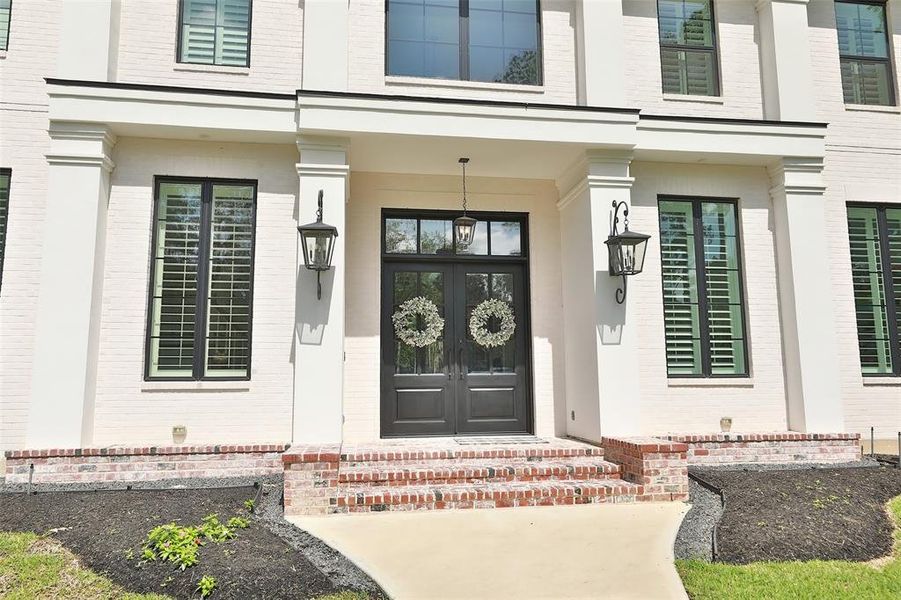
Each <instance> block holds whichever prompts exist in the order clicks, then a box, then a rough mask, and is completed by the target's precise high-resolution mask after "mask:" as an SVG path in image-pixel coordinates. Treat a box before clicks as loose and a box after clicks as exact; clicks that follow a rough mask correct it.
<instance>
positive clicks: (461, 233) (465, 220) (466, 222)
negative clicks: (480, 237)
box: [454, 157, 478, 248]
mask: <svg viewBox="0 0 901 600" xmlns="http://www.w3.org/2000/svg"><path fill="white" fill-rule="evenodd" d="M457 162H459V163H460V165H461V166H462V167H463V215H462V216H459V217H457V218H456V219H454V239H455V240H456V242H457V246H458V247H462V248H466V247H468V246H469V245H470V244H471V243H472V240H473V238H475V235H476V224H477V223H478V221H476V220H475V219H473V218H472V217H469V216H467V215H466V163H468V162H469V159H468V158H465V157H463V158H461V159H460V160H458V161H457Z"/></svg>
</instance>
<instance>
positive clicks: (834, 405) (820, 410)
mask: <svg viewBox="0 0 901 600" xmlns="http://www.w3.org/2000/svg"><path fill="white" fill-rule="evenodd" d="M822 169H823V163H822V159H821V158H813V159H807V158H789V157H786V158H784V159H783V160H782V161H781V162H780V163H779V164H777V165H774V166H773V167H771V168H770V176H771V179H772V183H773V187H772V189H771V190H770V195H771V196H772V198H773V214H774V217H775V219H774V220H775V230H776V254H777V266H778V270H779V304H780V313H781V315H782V337H783V348H784V353H785V379H786V382H785V386H786V394H787V403H788V426H789V429H791V430H793V431H803V432H814V433H815V432H820V433H828V432H840V431H844V417H843V413H842V398H841V389H840V382H839V363H838V340H837V336H836V324H835V314H834V312H833V307H832V285H831V284H832V269H831V264H830V262H829V261H830V259H829V256H830V255H829V244H828V240H827V234H826V214H825V198H824V196H823V194H824V192H825V191H826V187H825V185H824V183H823V180H822Z"/></svg>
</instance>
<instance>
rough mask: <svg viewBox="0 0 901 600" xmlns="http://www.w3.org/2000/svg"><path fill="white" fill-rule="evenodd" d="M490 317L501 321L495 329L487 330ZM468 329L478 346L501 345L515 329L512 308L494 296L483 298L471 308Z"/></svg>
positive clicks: (491, 346) (492, 346) (490, 346)
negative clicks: (483, 299) (489, 298)
mask: <svg viewBox="0 0 901 600" xmlns="http://www.w3.org/2000/svg"><path fill="white" fill-rule="evenodd" d="M491 317H495V318H497V320H498V321H500V323H501V325H500V329H498V330H497V331H488V319H490V318H491ZM469 331H470V333H471V334H472V339H473V340H475V342H476V343H477V344H479V345H480V346H484V347H485V348H494V347H496V346H503V345H504V344H506V343H507V340H509V339H510V338H511V337H512V336H513V332H514V331H516V320H515V318H514V316H513V310H512V309H511V308H510V307H509V306H508V305H507V303H506V302H502V301H500V300H497V299H495V298H492V299H491V300H485V301H484V302H482V303H481V304H479V305H478V306H476V307H475V309H473V311H472V315H470V317H469Z"/></svg>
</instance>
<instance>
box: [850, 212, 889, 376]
mask: <svg viewBox="0 0 901 600" xmlns="http://www.w3.org/2000/svg"><path fill="white" fill-rule="evenodd" d="M880 213H882V214H880ZM848 237H849V245H850V249H851V276H852V282H853V286H854V305H855V309H856V313H857V338H858V349H859V353H860V365H861V370H862V372H863V374H864V375H890V374H893V373H898V372H899V368H901V365H898V364H896V363H897V358H895V357H896V356H899V355H901V346H899V344H901V340H899V339H898V323H897V318H898V315H899V314H901V209H886V210H884V211H880V209H878V208H875V207H863V206H854V207H850V206H849V207H848ZM886 261H887V262H886ZM886 273H888V274H889V275H888V277H886Z"/></svg>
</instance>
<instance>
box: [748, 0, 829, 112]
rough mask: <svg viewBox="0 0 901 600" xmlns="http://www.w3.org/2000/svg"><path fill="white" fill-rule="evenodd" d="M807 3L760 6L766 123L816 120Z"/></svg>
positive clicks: (776, 1) (763, 2) (764, 2)
mask: <svg viewBox="0 0 901 600" xmlns="http://www.w3.org/2000/svg"><path fill="white" fill-rule="evenodd" d="M807 2H808V0H759V1H758V2H757V14H758V21H759V30H760V35H759V47H760V69H761V73H760V75H761V78H762V80H763V113H764V117H765V118H767V119H773V120H782V121H811V120H813V119H814V117H815V114H816V112H815V111H816V107H815V104H814V95H813V70H812V69H813V67H812V65H811V62H810V39H809V35H808V31H809V28H808V26H807Z"/></svg>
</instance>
